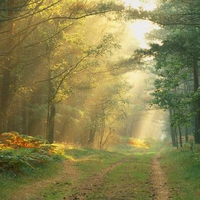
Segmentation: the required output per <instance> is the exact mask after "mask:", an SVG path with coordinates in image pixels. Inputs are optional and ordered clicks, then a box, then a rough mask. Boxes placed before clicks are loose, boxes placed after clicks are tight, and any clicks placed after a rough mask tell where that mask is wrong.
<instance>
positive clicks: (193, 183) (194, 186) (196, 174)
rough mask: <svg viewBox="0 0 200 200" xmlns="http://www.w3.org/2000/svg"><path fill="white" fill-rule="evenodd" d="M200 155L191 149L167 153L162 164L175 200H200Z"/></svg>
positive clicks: (174, 150) (163, 156) (168, 151)
mask: <svg viewBox="0 0 200 200" xmlns="http://www.w3.org/2000/svg"><path fill="white" fill-rule="evenodd" d="M199 158H200V154H199V153H195V155H194V154H193V152H192V151H191V150H190V149H189V148H182V149H172V148H171V150H169V148H168V150H167V151H165V152H164V153H163V155H162V159H161V163H162V166H163V169H164V170H165V172H166V175H167V177H168V181H169V183H170V187H171V188H173V189H172V194H173V199H174V200H188V199H194V200H197V199H200V181H199V180H200V162H199V161H200V160H199Z"/></svg>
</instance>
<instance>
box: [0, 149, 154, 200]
mask: <svg viewBox="0 0 200 200" xmlns="http://www.w3.org/2000/svg"><path fill="white" fill-rule="evenodd" d="M122 148H123V147H121V150H120V151H122V152H123V153H119V152H118V153H117V152H109V151H98V150H92V149H81V148H79V149H67V150H66V151H65V156H66V157H67V159H69V160H71V162H73V166H74V167H75V168H76V169H77V171H78V172H79V176H78V183H82V182H84V181H87V180H88V181H90V178H91V177H93V176H95V175H96V174H99V173H101V171H102V170H104V169H106V168H108V167H109V166H111V165H112V164H114V163H116V162H118V161H120V160H122V159H123V160H124V161H123V162H121V163H120V164H119V165H117V166H116V167H115V168H113V169H112V170H111V171H109V173H107V174H106V176H105V177H104V178H103V180H102V184H100V185H99V186H98V187H94V188H93V190H92V191H91V192H90V193H89V194H88V196H87V199H88V200H94V199H95V200H96V199H101V200H103V199H108V198H107V197H109V199H115V200H117V199H126V200H128V199H138V200H140V199H141V200H145V199H149V195H150V191H149V184H148V179H149V170H150V164H151V159H152V157H153V156H154V155H155V153H156V149H157V148H158V147H156V148H155V149H154V148H150V149H146V150H144V149H141V148H134V147H128V149H127V147H125V149H126V151H123V149H122ZM60 170H62V168H61V165H60V163H50V164H49V165H48V166H44V167H42V168H41V167H40V168H38V169H37V170H34V174H32V175H21V176H17V177H12V176H11V177H7V176H6V175H5V177H4V176H2V177H1V179H0V184H1V188H0V197H1V199H2V200H10V199H9V196H10V195H9V194H13V193H14V192H15V191H17V190H18V189H20V188H23V185H27V184H31V183H33V182H34V181H39V180H43V179H46V178H49V177H55V176H57V174H58V173H59V171H60ZM66 183H67V184H66ZM76 183H77V182H76ZM76 183H75V182H73V181H72V182H70V181H68V180H64V182H63V183H62V182H60V183H59V184H55V182H54V183H52V184H50V185H49V186H47V187H45V188H44V187H43V188H41V191H38V194H39V195H40V198H41V197H42V198H41V199H42V200H55V199H62V198H64V197H66V199H68V198H67V197H69V196H71V195H72V194H74V193H79V189H80V188H79V187H78V185H76ZM52 188H53V189H52ZM99 191H101V192H99ZM24 192H26V191H24ZM31 199H35V198H31Z"/></svg>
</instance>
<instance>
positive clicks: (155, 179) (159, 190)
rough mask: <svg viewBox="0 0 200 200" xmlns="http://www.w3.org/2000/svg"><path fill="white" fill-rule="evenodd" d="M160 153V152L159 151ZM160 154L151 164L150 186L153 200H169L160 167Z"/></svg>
mask: <svg viewBox="0 0 200 200" xmlns="http://www.w3.org/2000/svg"><path fill="white" fill-rule="evenodd" d="M160 152H161V151H160ZM160 152H158V153H157V155H156V157H154V158H153V160H152V164H151V174H150V184H151V189H152V191H151V192H152V198H153V200H169V199H172V198H171V196H170V190H169V187H168V185H167V181H166V177H165V174H164V172H163V170H162V168H161V166H160V162H159V157H160Z"/></svg>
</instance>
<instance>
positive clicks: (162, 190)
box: [9, 151, 172, 200]
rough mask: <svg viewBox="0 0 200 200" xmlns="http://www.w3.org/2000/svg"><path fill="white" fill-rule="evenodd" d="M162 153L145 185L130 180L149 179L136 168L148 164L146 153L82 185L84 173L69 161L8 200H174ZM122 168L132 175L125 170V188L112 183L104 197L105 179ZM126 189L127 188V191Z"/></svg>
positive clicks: (121, 161)
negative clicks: (141, 177) (164, 169)
mask: <svg viewBox="0 0 200 200" xmlns="http://www.w3.org/2000/svg"><path fill="white" fill-rule="evenodd" d="M160 152H161V151H159V152H158V153H157V154H156V156H155V157H153V158H152V160H150V162H151V169H150V175H149V181H147V182H146V184H145V185H144V183H143V184H141V183H139V182H137V181H136V182H134V181H133V182H131V177H132V176H135V175H134V173H135V174H138V172H139V174H140V173H141V174H145V173H146V174H147V175H148V173H147V172H145V171H142V170H140V168H141V169H142V166H139V168H135V166H136V165H140V164H142V163H143V164H145V156H148V155H147V154H146V153H144V154H143V156H141V157H140V158H139V159H140V160H138V163H135V162H137V159H136V158H135V156H134V155H132V156H131V157H126V156H124V157H123V158H121V159H119V160H118V161H117V162H115V163H113V164H111V165H110V166H109V167H106V168H105V169H103V170H101V171H99V172H97V173H96V174H95V175H93V176H90V177H88V178H86V179H85V180H82V181H81V179H80V177H81V174H82V173H81V171H79V170H78V168H77V167H76V164H75V163H74V162H73V161H69V160H67V161H65V162H63V166H62V170H60V171H59V173H58V174H57V175H56V176H53V177H49V178H48V179H45V180H38V181H37V182H35V183H31V184H29V185H26V186H23V187H21V188H19V189H18V190H17V192H15V193H13V194H12V196H11V198H9V200H19V199H20V200H50V199H51V200H63V199H65V200H87V199H88V200H89V199H92V197H91V196H90V195H91V194H95V193H101V192H102V195H104V197H103V196H102V198H100V196H98V198H96V197H95V199H92V200H100V199H101V200H136V199H141V196H140V195H143V194H144V193H145V198H144V199H145V200H169V199H172V198H171V197H170V190H169V188H168V186H167V183H166V178H165V174H164V172H163V170H162V168H161V166H160V163H159V157H160ZM120 165H123V166H127V165H128V166H129V165H130V168H127V170H128V169H129V170H130V171H127V170H126V169H123V171H122V174H123V177H124V178H123V179H124V180H123V181H124V184H123V183H122V185H119V186H118V182H112V185H110V189H108V190H107V193H106V194H104V193H103V191H101V188H102V186H103V184H104V181H105V178H106V177H107V176H108V174H110V172H111V171H112V170H113V169H115V168H116V167H118V166H119V167H120ZM148 166H149V165H148ZM134 168H135V169H134ZM131 170H133V171H131ZM137 170H139V171H137ZM140 171H141V172H140ZM125 177H126V178H125ZM147 178H148V177H147ZM129 179H130V180H129ZM124 186H126V187H125V188H124ZM148 194H149V196H148ZM116 197H117V199H116ZM142 199H143V198H142Z"/></svg>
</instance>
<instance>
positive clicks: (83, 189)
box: [66, 158, 125, 200]
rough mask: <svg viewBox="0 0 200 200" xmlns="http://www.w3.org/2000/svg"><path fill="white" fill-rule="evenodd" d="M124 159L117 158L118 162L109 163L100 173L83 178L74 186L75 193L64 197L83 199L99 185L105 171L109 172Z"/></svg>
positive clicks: (73, 199) (74, 199) (76, 199)
mask: <svg viewBox="0 0 200 200" xmlns="http://www.w3.org/2000/svg"><path fill="white" fill-rule="evenodd" d="M124 161H125V158H124V159H122V160H119V161H118V162H116V163H114V164H112V165H110V166H109V167H108V168H106V169H104V170H102V171H101V172H100V173H98V174H96V175H94V176H92V177H90V178H89V179H87V180H85V181H84V182H82V183H81V184H79V186H77V187H76V188H74V189H75V190H77V191H78V193H77V194H72V195H71V196H70V197H69V198H67V197H66V199H69V200H85V199H86V198H87V196H88V195H89V194H90V193H92V191H94V190H95V189H97V188H98V187H100V186H101V184H102V182H103V180H104V178H105V176H106V174H107V173H109V172H110V171H111V170H113V169H114V168H115V167H116V166H118V165H120V164H121V163H123V162H124Z"/></svg>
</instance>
